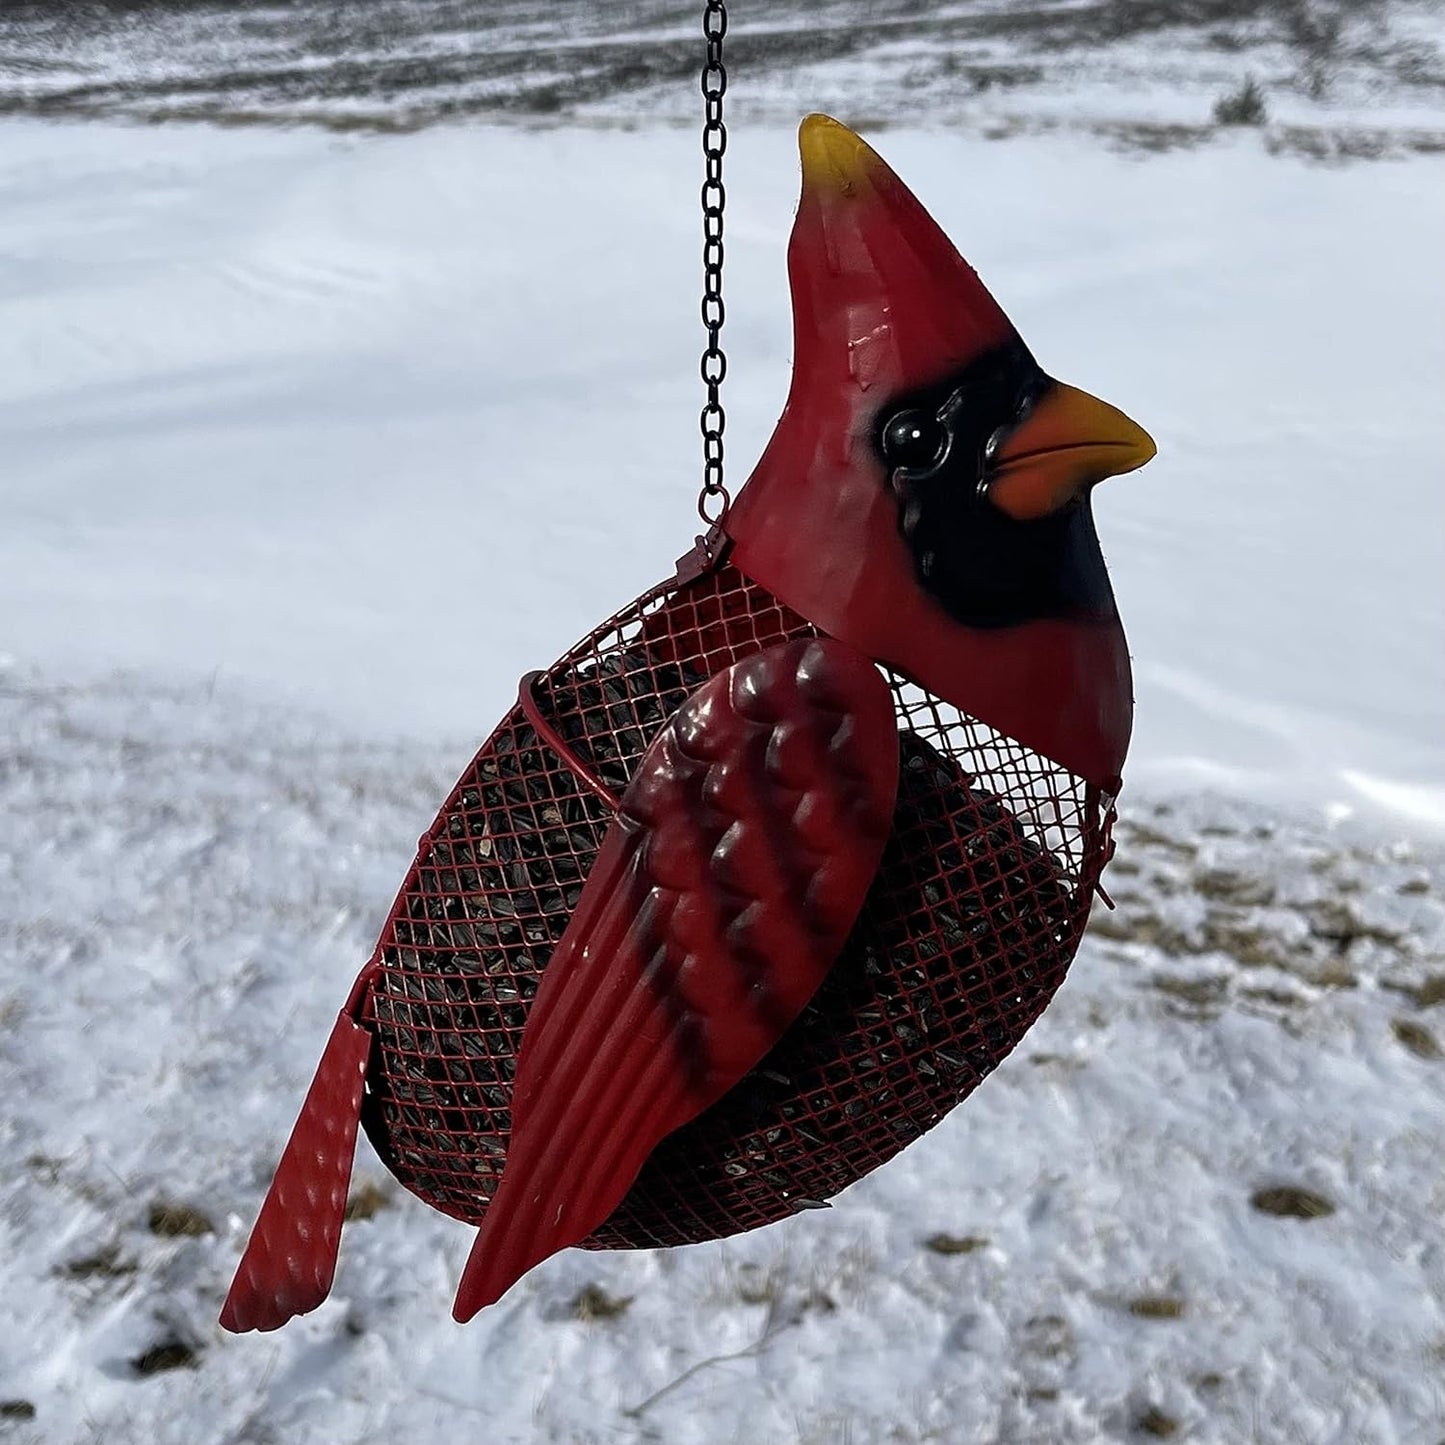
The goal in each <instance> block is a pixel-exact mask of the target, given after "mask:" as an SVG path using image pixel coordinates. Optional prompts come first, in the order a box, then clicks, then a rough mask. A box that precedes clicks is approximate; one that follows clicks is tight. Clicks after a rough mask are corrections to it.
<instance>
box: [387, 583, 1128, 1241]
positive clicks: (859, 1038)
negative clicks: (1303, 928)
mask: <svg viewBox="0 0 1445 1445" xmlns="http://www.w3.org/2000/svg"><path fill="white" fill-rule="evenodd" d="M812 630H813V629H812V628H811V627H810V625H809V624H808V623H807V622H805V621H804V620H803V619H802V618H801V617H799V616H797V615H796V614H794V613H791V612H789V611H788V610H787V609H786V608H785V607H783V606H782V605H781V604H780V603H779V602H778V601H777V600H776V598H774V597H773V596H772V595H771V594H769V593H767V592H765V591H763V590H762V589H761V588H759V587H757V586H755V585H754V584H753V583H751V582H749V581H748V580H747V579H746V578H744V577H743V576H742V575H741V574H740V573H739V572H737V570H736V569H734V568H732V567H730V566H723V567H720V568H718V569H716V570H714V571H712V572H710V573H707V574H705V575H703V576H702V577H699V578H697V579H695V580H694V581H691V582H688V583H685V584H683V585H680V586H679V585H677V584H676V583H672V582H669V583H667V584H664V585H663V586H662V587H659V588H657V589H655V590H654V591H652V592H649V593H647V594H646V595H645V596H643V597H641V598H640V599H639V600H638V601H637V602H635V603H634V604H633V605H632V606H631V607H629V608H627V609H626V610H624V611H623V612H621V613H619V614H618V615H617V616H616V617H614V618H612V619H610V620H609V621H608V622H606V623H604V624H603V625H602V626H601V627H599V628H598V629H597V630H596V631H595V632H593V633H592V634H591V636H589V637H588V638H586V639H585V640H584V641H583V642H581V643H579V644H578V645H577V646H576V647H575V648H574V649H573V650H572V651H571V652H569V653H568V654H567V655H566V656H565V657H564V658H562V659H561V661H559V662H558V663H557V664H556V666H554V667H553V668H552V669H551V671H550V672H548V673H545V674H534V675H533V677H532V678H531V679H529V680H528V682H527V683H524V686H523V697H522V701H520V702H519V703H518V705H517V706H516V707H514V708H513V709H512V711H511V712H510V713H509V714H508V715H507V717H506V718H505V719H503V721H502V723H501V725H500V726H499V727H498V728H497V730H496V732H495V733H493V735H492V736H491V738H490V739H488V741H487V742H486V743H485V744H484V745H483V747H482V749H481V751H480V752H479V753H478V754H477V756H476V758H475V759H474V760H473V762H472V763H471V765H470V766H469V767H468V768H467V770H466V772H465V773H464V774H463V775H462V777H461V780H460V781H459V782H458V784H457V786H456V788H455V789H454V790H453V792H452V795H451V797H450V798H448V800H447V802H446V803H445V805H444V806H443V808H442V810H441V812H440V813H439V814H438V816H437V820H436V822H435V823H434V824H433V825H432V828H431V831H430V833H429V834H428V835H427V837H426V838H425V839H424V840H423V844H422V848H421V852H420V854H419V857H418V860H417V863H416V864H415V865H414V866H413V869H412V871H411V873H410V875H409V876H408V878H407V880H406V882H405V884H404V885H403V887H402V891H401V893H400V895H399V896H398V898H397V901H396V904H395V905H394V907H393V911H392V915H391V917H390V919H389V920H388V922H387V926H386V928H385V929H384V931H383V933H382V937H381V941H380V943H379V945H378V951H377V958H376V965H377V968H376V972H375V973H374V974H373V976H372V980H371V987H370V989H369V990H368V992H367V994H366V999H365V1003H364V1006H363V1008H364V1012H363V1015H362V1018H363V1022H365V1023H366V1025H367V1026H368V1027H369V1028H370V1029H371V1031H372V1034H373V1036H374V1039H375V1043H374V1045H373V1050H372V1058H371V1062H370V1067H369V1070H368V1077H367V1095H366V1100H365V1103H364V1109H363V1122H364V1124H365V1127H366V1130H367V1133H368V1135H369V1136H370V1138H371V1141H372V1143H373V1144H374V1146H375V1147H376V1149H377V1152H378V1153H379V1154H380V1156H381V1157H382V1159H383V1160H384V1161H385V1162H386V1163H387V1164H388V1166H389V1167H390V1168H391V1169H392V1170H393V1172H394V1173H395V1174H396V1176H397V1178H398V1179H400V1181H401V1182H402V1183H403V1184H404V1185H405V1186H406V1187H407V1188H408V1189H410V1190H411V1191H412V1192H413V1193H415V1194H417V1195H419V1196H420V1197H421V1198H422V1199H424V1200H426V1202H427V1203H429V1204H431V1205H434V1206H435V1207H436V1208H438V1209H441V1210H443V1211H445V1212H446V1213H448V1214H451V1215H454V1216H455V1217H457V1218H458V1219H463V1220H467V1221H469V1222H472V1223H476V1222H479V1221H480V1219H481V1217H482V1215H483V1214H484V1212H485V1210H486V1206H487V1202H488V1200H489V1199H490V1198H491V1196H492V1192H493V1190H494V1188H495V1186H496V1183H497V1180H498V1178H499V1176H500V1174H501V1170H502V1165H503V1162H504V1161H505V1158H506V1152H507V1138H508V1133H509V1130H510V1127H511V1115H510V1102H511V1084H512V1078H513V1076H514V1073H515V1067H516V1055H517V1050H518V1048H519V1046H520V1044H521V1039H522V1030H523V1027H524V1026H525V1024H526V1021H527V1012H528V1009H529V1007H530V1005H531V1001H532V999H533V997H534V996H535V994H536V989H537V982H538V979H539V977H540V975H541V972H542V970H543V969H544V968H545V967H546V965H547V960H548V959H549V957H550V956H551V953H552V950H553V948H554V947H555V946H556V944H557V942H558V940H559V939H560V938H561V936H562V933H563V931H564V930H565V929H566V927H567V923H568V920H569V918H570V916H571V912H572V909H573V907H574V906H575V905H576V903H577V899H578V897H579V896H580V894H581V891H582V884H583V881H584V880H585V879H586V877H587V873H588V870H589V869H590V868H591V866H592V863H593V860H594V859H595V857H596V855H597V850H598V849H599V847H600V846H601V843H602V838H603V835H604V833H605V832H606V829H607V827H608V825H609V823H610V822H611V819H612V816H613V809H612V806H611V804H610V801H609V799H608V796H607V794H609V793H610V794H611V795H613V796H615V795H617V794H619V793H621V792H622V791H623V789H624V788H625V787H626V785H627V781H628V779H629V777H630V776H631V774H632V771H633V769H634V768H635V767H636V765H637V762H638V760H639V759H640V758H641V756H642V754H643V752H644V751H645V750H646V748H647V746H648V744H649V743H650V742H651V740H652V738H653V737H654V736H655V735H656V733H657V730H658V728H659V727H660V726H661V725H662V723H663V722H664V721H665V720H666V719H667V718H668V717H669V716H670V715H671V713H672V712H673V711H674V710H675V709H676V708H677V707H678V705H679V704H680V703H681V702H682V700H683V699H684V698H685V697H686V696H687V695H688V694H689V693H690V692H692V691H693V690H694V689H695V688H696V687H698V686H699V685H700V684H701V683H702V682H704V681H705V680H706V679H707V678H708V677H710V676H712V675H713V674H714V673H716V672H718V671H719V670H721V669H722V668H725V667H727V666H729V665H731V664H732V663H733V662H735V661H737V660H738V659H739V658H741V657H745V656H747V655H748V654H750V653H752V652H755V651H757V650H758V649H760V648H764V647H769V646H771V645H773V644H774V643H778V642H781V641H784V640H785V639H787V638H791V637H797V636H800V635H804V634H807V633H810V632H811V631H812ZM888 676H889V681H890V683H891V685H892V688H893V692H894V697H895V700H896V707H897V715H898V725H899V732H900V738H901V749H902V757H901V763H902V766H901V772H900V782H899V792H898V801H897V806H896V810H895V816H894V831H893V836H892V838H891V840H890V842H889V844H888V848H887V850H886V852H885V855H884V858H883V862H882V864H881V866H880V869H879V873H878V876H877V878H876V879H875V881H874V884H873V886H872V888H871V890H870V891H869V894H868V898H867V901H866V903H865V905H864V908H863V912H862V915H861V917H860V918H859V921H858V923H857V926H856V927H855V928H854V930H853V934H852V937H851V938H850V940H849V943H848V945H847V947H846V949H845V950H844V952H843V955H842V956H841V957H840V958H839V960H838V962H837V963H836V965H835V966H834V968H833V969H832V971H831V973H830V975H829V977H828V979H827V981H826V982H825V983H824V985H823V987H822V988H821V989H820V990H819V992H818V994H817V995H816V996H815V998H814V999H813V1001H812V1002H811V1003H810V1004H809V1005H808V1007H807V1009H806V1010H805V1011H804V1013H803V1014H802V1015H801V1017H800V1018H799V1019H798V1020H797V1021H796V1022H795V1023H794V1024H793V1026H792V1027H791V1028H790V1029H789V1030H788V1032H787V1033H786V1034H785V1035H784V1037H783V1038H782V1039H781V1040H780V1041H779V1043H778V1044H777V1046H776V1047H775V1048H774V1049H773V1050H772V1052H771V1053H770V1054H769V1055H768V1056H767V1058H765V1059H764V1060H763V1062H762V1063H761V1064H760V1065H759V1066H758V1067H757V1068H756V1069H754V1070H753V1071H752V1073H750V1074H749V1075H748V1076H747V1077H746V1078H745V1079H744V1080H743V1081H742V1082H741V1083H740V1084H738V1085H737V1086H736V1087H735V1088H734V1089H733V1090H732V1091H731V1092H729V1093H728V1094H727V1095H726V1096H725V1097H724V1098H722V1099H721V1100H720V1101H719V1102H718V1103H717V1104H715V1105H714V1106H713V1107H712V1108H711V1109H709V1110H707V1111H706V1112H705V1113H704V1114H702V1115H700V1116H699V1117H698V1118H697V1119H695V1120H694V1121H693V1122H692V1123H691V1124H688V1125H686V1126H685V1127H684V1128H682V1129H680V1130H678V1131H677V1132H676V1133H675V1134H673V1135H671V1136H669V1137H668V1138H667V1139H665V1140H664V1141H663V1142H662V1144H661V1145H660V1146H659V1147H658V1148H657V1149H656V1150H655V1151H654V1153H653V1155H652V1157H651V1159H650V1160H649V1161H648V1163H647V1165H646V1167H645V1168H644V1169H643V1171H642V1173H641V1175H640V1176H639V1177H638V1179H637V1181H636V1182H635V1184H634V1185H633V1187H632V1189H631V1191H630V1192H629V1194H628V1195H627V1197H626V1199H625V1200H624V1201H623V1202H622V1204H621V1206H620V1207H619V1208H618V1209H617V1211H616V1212H615V1213H614V1214H613V1215H612V1216H611V1217H610V1218H609V1219H608V1220H607V1222H606V1224H604V1225H603V1226H602V1228H601V1229H599V1230H598V1231H597V1232H596V1234H595V1235H593V1236H592V1237H591V1239H590V1240H588V1241H587V1242H588V1244H590V1245H592V1246H595V1247H598V1248H609V1249H615V1248H640V1247H652V1246H656V1245H673V1244H688V1243H694V1242H697V1241H699V1240H704V1239H713V1238H718V1237H721V1236H724V1235H728V1234H734V1233H737V1232H738V1231H740V1230H745V1229H752V1228H755V1227H757V1226H758V1225H762V1224H768V1223H771V1222H773V1221H775V1220H778V1219H782V1218H785V1217H787V1216H788V1215H789V1214H791V1213H793V1212H795V1211H797V1210H798V1209H801V1208H808V1207H811V1206H814V1205H817V1204H821V1203H822V1202H824V1201H825V1200H827V1199H829V1198H830V1197H831V1196H832V1195H834V1194H836V1193H838V1191H839V1190H841V1189H843V1188H845V1187H846V1186H847V1185H848V1184H851V1183H852V1182H853V1181H854V1180H856V1179H858V1178H860V1177H861V1176H863V1175H864V1174H866V1173H868V1172H869V1171H870V1170H872V1169H875V1168H877V1167H878V1165H880V1164H882V1163H884V1162H885V1161H886V1160H888V1159H890V1158H891V1157H892V1156H893V1155H894V1154H896V1153H897V1152H898V1151H899V1150H900V1149H902V1148H903V1147H904V1146H905V1145H906V1144H909V1143H910V1142H912V1141H913V1140H914V1139H916V1138H918V1137H919V1136H920V1135H921V1134H923V1133H924V1132H925V1131H926V1130H928V1129H930V1128H931V1127H932V1126H933V1125H934V1124H936V1123H937V1122H938V1121H939V1119H941V1118H942V1117H943V1115H944V1114H945V1113H946V1112H947V1111H948V1110H949V1109H951V1108H953V1107H954V1105H956V1104H957V1103H959V1102H960V1101H961V1100H962V1099H964V1098H965V1097H966V1096H967V1095H968V1094H969V1093H970V1092H972V1090H973V1089H974V1088H975V1087H976V1086H977V1085H978V1083H979V1082H980V1081H981V1080H982V1079H983V1078H984V1076H985V1075H986V1074H988V1073H989V1072H990V1071H991V1070H992V1069H993V1068H994V1067H995V1066H996V1065H997V1064H998V1063H999V1061H1000V1060H1001V1059H1002V1058H1003V1057H1004V1056H1005V1055H1006V1054H1007V1053H1008V1052H1009V1050H1010V1049H1012V1048H1013V1046H1014V1045H1015V1044H1016V1043H1017V1042H1018V1041H1019V1039H1020V1038H1021V1037H1022V1036H1023V1034H1024V1032H1025V1031H1026V1030H1027V1029H1028V1028H1029V1026H1030V1025H1031V1024H1032V1023H1033V1022H1034V1020H1035V1019H1036V1018H1037V1017H1038V1015H1039V1014H1040V1012H1042V1010H1043V1008H1044V1006H1045V1005H1046V1004H1047V1003H1048V1001H1049V999H1050V998H1051V997H1052V995H1053V993H1054V991H1055V989H1057V988H1058V986H1059V984H1060V983H1061V982H1062V981H1063V978H1064V974H1065V972H1066V971H1067V969H1068V965H1069V962H1070V960H1071V959H1072V957H1073V954H1074V950H1075V948H1076V947H1077V945H1078V940H1079V935H1080V934H1081V932H1082V930H1083V926H1084V922H1085V920H1086V918H1087V915H1088V907H1089V899H1090V895H1091V893H1092V891H1093V888H1094V885H1095V883H1096V881H1097V879H1098V875H1099V872H1100V869H1101V868H1102V865H1103V862H1104V850H1103V842H1102V818H1101V815H1100V808H1101V802H1102V800H1101V799H1100V798H1099V796H1098V795H1097V792H1096V791H1095V790H1093V789H1091V788H1088V787H1087V786H1086V785H1085V784H1084V783H1083V781H1082V780H1081V779H1079V778H1077V777H1075V776H1073V775H1072V774H1070V773H1067V772H1064V771H1063V770H1061V769H1060V768H1058V767H1057V766H1056V765H1055V764H1053V763H1050V762H1049V761H1048V760H1047V759H1045V758H1042V757H1040V756H1039V755H1038V754H1037V753H1034V752H1032V751H1031V750H1030V749H1028V748H1025V747H1023V746H1021V745H1020V744H1018V743H1015V742H1013V741H1011V740H1009V739H1007V738H1004V737H1002V736H1000V735H999V734H998V733H996V732H994V731H993V730H992V729H991V728H989V727H988V726H987V725H986V724H984V723H982V722H980V721H979V720H977V719H976V718H971V717H968V716H966V715H965V714H963V713H961V712H959V711H958V710H957V709H956V708H953V707H951V706H949V705H948V704H946V703H943V702H941V701H940V700H939V699H938V698H936V697H934V696H932V695H930V694H929V693H927V692H924V691H923V690H922V689H920V688H918V687H915V686H913V685H912V684H910V683H908V682H906V681H904V680H903V679H902V678H900V677H897V676H894V675H892V674H888Z"/></svg>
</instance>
